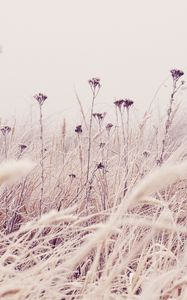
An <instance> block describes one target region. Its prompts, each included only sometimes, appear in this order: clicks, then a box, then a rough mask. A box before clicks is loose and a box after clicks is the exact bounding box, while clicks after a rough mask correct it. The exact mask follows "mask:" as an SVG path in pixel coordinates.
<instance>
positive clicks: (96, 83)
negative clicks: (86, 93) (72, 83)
mask: <svg viewBox="0 0 187 300" xmlns="http://www.w3.org/2000/svg"><path fill="white" fill-rule="evenodd" d="M88 83H89V85H90V87H91V89H92V90H95V89H96V88H98V89H100V87H101V84H100V79H99V78H96V77H93V78H92V79H90V80H88Z"/></svg>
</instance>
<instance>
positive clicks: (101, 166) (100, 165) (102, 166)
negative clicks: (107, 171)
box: [97, 162, 105, 169]
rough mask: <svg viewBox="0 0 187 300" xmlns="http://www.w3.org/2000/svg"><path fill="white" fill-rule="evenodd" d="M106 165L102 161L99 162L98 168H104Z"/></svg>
mask: <svg viewBox="0 0 187 300" xmlns="http://www.w3.org/2000/svg"><path fill="white" fill-rule="evenodd" d="M104 168H105V166H104V164H103V163H102V162H100V163H99V164H97V169H104Z"/></svg>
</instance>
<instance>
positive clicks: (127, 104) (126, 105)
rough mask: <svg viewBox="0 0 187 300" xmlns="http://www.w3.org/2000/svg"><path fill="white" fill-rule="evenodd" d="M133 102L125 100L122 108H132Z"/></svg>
mask: <svg viewBox="0 0 187 300" xmlns="http://www.w3.org/2000/svg"><path fill="white" fill-rule="evenodd" d="M133 103H134V102H133V101H132V100H130V99H125V100H124V103H123V107H125V108H126V109H128V108H129V107H130V106H132V105H133Z"/></svg>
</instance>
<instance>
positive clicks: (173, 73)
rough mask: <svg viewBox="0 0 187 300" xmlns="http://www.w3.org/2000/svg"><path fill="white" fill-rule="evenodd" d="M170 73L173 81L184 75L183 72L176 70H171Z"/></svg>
mask: <svg viewBox="0 0 187 300" xmlns="http://www.w3.org/2000/svg"><path fill="white" fill-rule="evenodd" d="M170 72H171V76H172V77H173V80H174V81H177V80H178V79H179V78H180V77H181V76H183V75H184V72H183V71H182V70H178V69H173V70H171V71H170Z"/></svg>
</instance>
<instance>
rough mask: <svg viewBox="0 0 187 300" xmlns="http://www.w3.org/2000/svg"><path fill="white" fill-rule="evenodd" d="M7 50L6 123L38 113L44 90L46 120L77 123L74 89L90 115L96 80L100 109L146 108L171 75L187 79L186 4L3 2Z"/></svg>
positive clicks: (1, 99)
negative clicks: (117, 105)
mask: <svg viewBox="0 0 187 300" xmlns="http://www.w3.org/2000/svg"><path fill="white" fill-rule="evenodd" d="M0 45H1V47H2V53H1V54H0V108H1V109H0V117H1V116H2V117H3V118H9V117H10V116H12V115H13V114H14V113H16V114H18V115H23V116H25V115H26V114H27V113H28V112H29V109H30V107H31V105H32V104H33V103H34V107H33V109H34V110H35V109H37V108H36V107H35V105H36V103H35V100H34V99H33V98H32V96H33V95H34V94H35V93H37V92H42V93H44V94H46V95H48V100H47V102H46V103H45V110H46V113H47V114H49V115H54V114H55V113H58V116H59V117H60V118H63V116H66V117H67V118H69V120H70V121H71V122H72V123H78V122H79V120H80V117H77V116H76V114H77V112H78V111H79V107H78V104H77V101H76V98H75V93H74V88H76V90H77V92H78V94H79V96H80V98H81V101H82V103H83V104H84V106H85V110H86V111H87V110H88V108H89V105H90V98H91V93H90V89H89V86H88V83H87V80H88V79H89V78H91V77H94V76H97V77H99V78H101V81H102V89H101V92H100V94H99V97H98V99H97V102H96V109H95V110H98V111H99V110H102V111H103V110H110V108H111V107H113V101H114V100H115V98H121V97H122V98H126V97H127V98H131V99H133V100H134V101H135V103H136V107H137V109H141V108H142V107H143V108H145V107H146V106H148V104H149V103H150V101H151V99H152V97H153V95H154V93H155V91H156V90H157V88H158V86H159V85H160V83H161V82H162V81H163V80H165V79H166V78H167V76H169V70H170V69H172V68H181V69H182V70H183V71H184V72H185V73H187V1H186V0H177V1H176V0H157V1H155V0H154V1H153V0H136V1H135V0H134V1H133V0H129V1H128V0H92V1H90V0H30V1H29V0H0ZM184 79H185V78H184ZM160 95H161V97H162V93H160ZM163 95H164V94H163ZM164 97H165V96H164ZM164 101H165V99H164ZM166 101H167V100H166Z"/></svg>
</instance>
